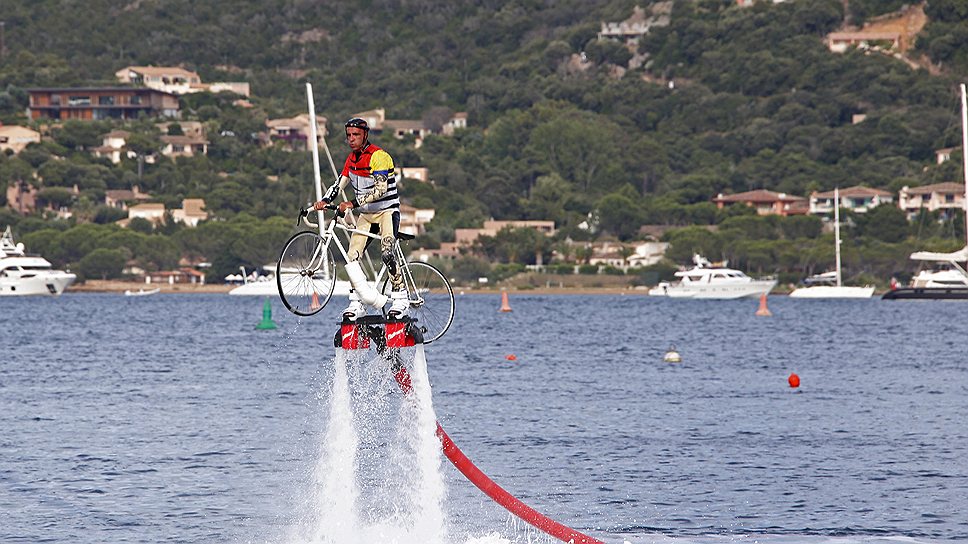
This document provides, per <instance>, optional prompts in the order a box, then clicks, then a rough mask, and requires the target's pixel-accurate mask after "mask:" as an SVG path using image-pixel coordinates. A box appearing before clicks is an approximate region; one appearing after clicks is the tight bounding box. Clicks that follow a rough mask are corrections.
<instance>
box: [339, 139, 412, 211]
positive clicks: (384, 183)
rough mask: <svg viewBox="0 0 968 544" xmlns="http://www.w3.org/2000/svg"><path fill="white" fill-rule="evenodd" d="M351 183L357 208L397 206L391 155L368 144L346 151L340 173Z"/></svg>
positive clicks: (365, 209) (397, 199)
mask: <svg viewBox="0 0 968 544" xmlns="http://www.w3.org/2000/svg"><path fill="white" fill-rule="evenodd" d="M340 175H341V176H345V177H346V178H349V180H350V183H351V184H352V185H353V192H354V193H355V194H356V198H355V199H354V201H355V203H357V204H358V206H357V208H358V211H360V212H362V213H374V212H379V211H383V210H388V209H391V208H400V197H399V196H398V195H397V179H396V176H395V175H394V171H393V159H392V158H391V157H390V154H389V153H387V152H386V151H384V150H382V149H380V148H379V147H377V146H375V145H373V144H368V145H367V146H366V147H365V148H364V149H362V150H361V151H360V152H359V153H355V152H354V153H350V154H349V156H348V157H346V164H344V165H343V171H342V172H341V174H340Z"/></svg>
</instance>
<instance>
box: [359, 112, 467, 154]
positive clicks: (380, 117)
mask: <svg viewBox="0 0 968 544" xmlns="http://www.w3.org/2000/svg"><path fill="white" fill-rule="evenodd" d="M353 117H359V118H361V119H364V120H365V121H366V124H367V125H369V127H370V132H372V133H373V134H390V135H392V136H393V137H394V138H397V139H401V138H404V137H406V136H413V137H414V144H413V145H414V147H420V146H422V145H423V139H424V138H426V137H427V136H430V135H431V134H443V135H445V136H452V135H453V134H454V131H456V130H458V129H464V128H467V112H463V111H459V112H457V113H454V114H453V115H451V117H450V119H448V120H447V121H445V122H444V123H443V125H441V129H440V131H439V132H435V131H434V130H433V129H432V128H431V127H428V126H427V124H426V123H425V122H424V121H422V120H413V119H387V118H386V110H385V109H383V108H378V109H374V110H367V111H362V112H359V113H354V114H353Z"/></svg>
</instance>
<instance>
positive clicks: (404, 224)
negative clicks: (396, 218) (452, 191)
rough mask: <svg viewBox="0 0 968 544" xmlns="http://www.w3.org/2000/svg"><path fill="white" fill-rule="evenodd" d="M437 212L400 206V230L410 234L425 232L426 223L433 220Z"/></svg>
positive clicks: (404, 205)
mask: <svg viewBox="0 0 968 544" xmlns="http://www.w3.org/2000/svg"><path fill="white" fill-rule="evenodd" d="M436 214H437V210H434V209H432V208H430V209H427V208H416V207H414V206H411V205H409V204H400V230H402V231H404V232H409V233H410V234H423V233H425V232H427V223H430V221H432V220H433V218H434V215H436Z"/></svg>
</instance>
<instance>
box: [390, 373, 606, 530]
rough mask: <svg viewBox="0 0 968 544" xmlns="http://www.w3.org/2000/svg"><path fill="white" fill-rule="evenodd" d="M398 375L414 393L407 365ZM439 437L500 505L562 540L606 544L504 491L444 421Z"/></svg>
mask: <svg viewBox="0 0 968 544" xmlns="http://www.w3.org/2000/svg"><path fill="white" fill-rule="evenodd" d="M394 378H396V380H397V384H399V385H400V389H401V390H402V391H403V392H404V393H405V394H410V392H411V391H412V390H413V387H412V385H411V381H410V374H409V373H408V372H407V370H406V369H405V368H400V369H399V370H398V371H397V372H396V374H395V375H394ZM437 437H438V438H440V443H441V446H443V449H444V455H446V456H447V458H448V459H450V462H451V463H453V464H454V466H455V467H457V470H459V471H460V472H461V474H463V475H464V476H466V477H467V479H468V480H470V481H471V483H472V484H474V485H476V486H477V487H478V489H480V490H481V491H483V492H484V494H485V495H487V496H488V497H490V498H492V499H493V500H494V502H496V503H498V504H500V505H501V506H503V507H504V508H505V509H507V511H508V512H511V513H512V514H514V515H515V516H518V517H519V518H521V519H522V520H524V521H526V522H527V523H529V524H531V525H533V526H534V527H535V528H537V529H540V530H542V531H544V532H545V533H547V534H549V535H551V536H553V537H554V538H557V539H558V540H561V541H562V542H570V543H573V544H604V543H603V542H602V541H601V540H598V539H595V538H592V537H590V536H588V535H586V534H583V533H579V532H578V531H576V530H574V529H572V528H570V527H565V526H564V525H562V524H560V523H558V522H557V521H555V520H553V519H551V518H549V517H547V516H545V515H544V514H542V513H540V512H538V511H537V510H535V509H534V508H531V507H530V506H528V505H527V504H524V503H523V502H521V501H520V500H518V498H517V497H515V496H513V495H511V494H510V493H508V492H507V491H505V490H504V488H503V487H501V486H499V485H497V484H496V483H494V480H492V479H490V478H488V477H487V474H484V473H483V472H481V469H479V468H477V466H476V465H474V463H473V462H471V460H470V459H468V458H467V456H466V455H464V452H462V451H460V448H458V447H457V445H456V444H454V441H453V440H451V439H450V437H449V436H447V433H446V432H444V428H443V427H441V426H440V422H438V423H437Z"/></svg>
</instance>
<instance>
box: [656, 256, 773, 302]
mask: <svg viewBox="0 0 968 544" xmlns="http://www.w3.org/2000/svg"><path fill="white" fill-rule="evenodd" d="M692 260H693V262H694V263H695V266H694V267H692V268H690V269H689V270H680V271H679V272H676V277H677V278H679V281H677V282H675V283H669V282H666V281H663V282H660V283H659V285H657V286H655V287H653V288H652V289H650V290H649V295H651V296H659V297H670V298H695V299H735V298H757V297H759V296H760V295H765V294H767V293H769V292H770V291H771V290H772V289H773V287H775V286H776V280H775V279H765V280H754V279H753V278H751V277H749V276H747V275H746V274H744V273H742V272H740V271H739V270H734V269H732V268H726V265H727V263H723V264H722V266H713V265H712V264H711V263H710V262H709V261H708V260H706V259H705V258H703V257H702V256H700V255H694V256H693V257H692Z"/></svg>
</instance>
